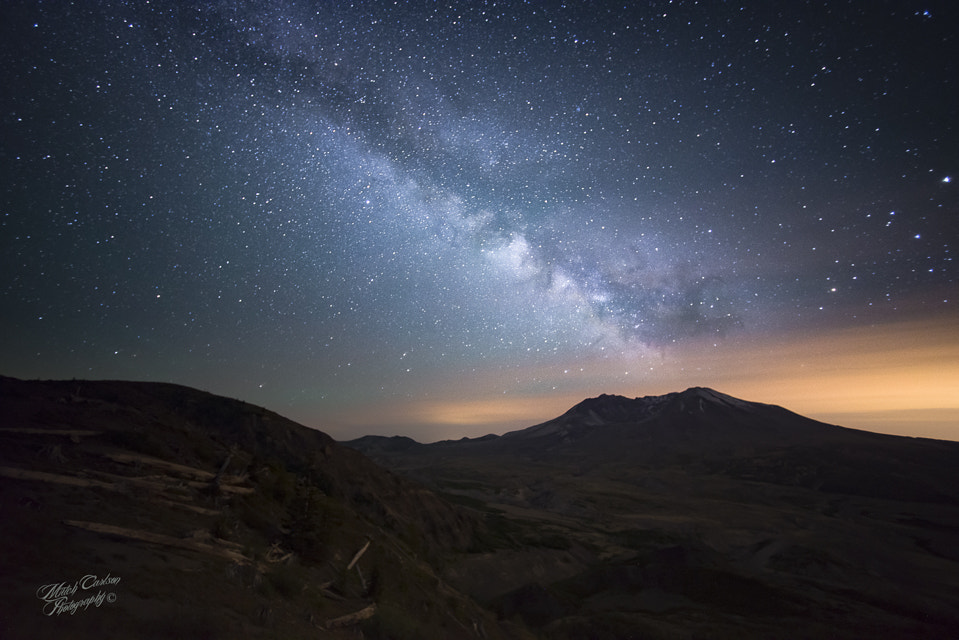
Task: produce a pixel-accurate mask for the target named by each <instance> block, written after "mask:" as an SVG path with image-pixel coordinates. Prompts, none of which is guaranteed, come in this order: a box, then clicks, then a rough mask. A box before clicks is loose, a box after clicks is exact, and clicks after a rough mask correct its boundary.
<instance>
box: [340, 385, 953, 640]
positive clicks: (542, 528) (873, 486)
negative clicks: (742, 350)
mask: <svg viewBox="0 0 959 640" xmlns="http://www.w3.org/2000/svg"><path fill="white" fill-rule="evenodd" d="M349 444H350V445H351V446H356V447H358V448H360V449H362V450H364V451H367V452H369V454H370V455H371V456H373V457H374V458H375V459H376V460H378V461H380V462H381V463H382V464H384V465H387V466H390V467H391V468H393V469H395V470H397V472H401V473H404V474H407V475H409V476H410V477H415V478H417V479H419V480H420V481H422V482H424V483H426V484H428V485H430V486H432V487H433V488H435V489H436V490H438V491H443V492H445V493H446V495H447V496H448V497H449V498H450V499H459V500H461V501H462V502H463V503H465V504H469V505H472V506H473V507H474V508H476V509H477V510H478V511H480V512H484V513H485V514H486V518H487V521H488V524H489V528H490V530H491V531H492V533H493V534H494V535H493V536H492V537H490V538H487V539H485V540H484V543H485V545H486V546H485V547H484V548H482V549H481V551H482V552H481V553H480V554H474V555H471V556H464V557H461V558H460V560H459V562H454V563H450V565H448V567H447V569H446V572H445V574H444V575H445V576H446V577H447V578H448V579H449V580H450V581H451V582H452V583H454V584H456V585H457V586H459V587H460V588H461V589H463V590H465V591H467V592H469V593H471V594H473V595H474V596H475V597H476V598H477V599H479V600H480V601H482V602H485V603H487V604H488V605H489V606H491V607H493V608H495V609H496V610H497V611H498V612H499V613H500V615H501V616H502V617H504V618H509V617H511V616H515V617H519V618H521V619H523V620H524V621H525V622H526V623H527V624H528V625H529V626H531V627H532V628H534V629H535V630H536V631H537V633H539V634H540V635H541V637H544V638H556V639H566V638H582V637H604V638H630V637H644V638H647V637H648V638H676V637H683V638H698V637H702V638H724V637H726V638H771V637H775V638H813V637H831V638H865V637H880V638H918V637H922V638H952V637H957V634H959V595H957V594H959V554H957V553H956V551H955V549H957V548H959V484H957V483H956V482H955V477H956V469H959V443H955V442H944V441H936V440H926V439H917V438H903V437H897V436H887V435H880V434H874V433H869V432H865V431H857V430H853V429H845V428H842V427H838V426H833V425H827V424H823V423H820V422H816V421H814V420H810V419H808V418H804V417H802V416H799V415H797V414H795V413H792V412H790V411H787V410H786V409H783V408H781V407H775V406H770V405H764V404H759V403H752V402H746V401H743V400H739V399H736V398H732V397H730V396H727V395H724V394H721V393H718V392H716V391H713V390H710V389H702V388H693V389H688V390H686V391H684V392H680V393H672V394H667V395H664V396H653V397H646V398H635V399H630V398H623V397H619V396H601V397H599V398H592V399H589V400H586V401H584V402H582V403H580V404H578V405H576V406H575V407H573V408H571V409H570V410H569V411H568V412H566V413H565V414H563V415H562V416H559V417H557V418H555V419H553V420H550V421H547V422H545V423H543V424H540V425H536V426H533V427H530V428H528V429H524V430H520V431H516V432H512V433H508V434H505V435H503V436H501V437H485V438H481V439H474V440H468V439H467V440H459V441H450V442H441V443H434V444H419V443H411V442H408V441H400V440H393V441H390V442H387V441H384V440H380V439H376V438H365V439H362V440H360V441H355V442H353V443H349Z"/></svg>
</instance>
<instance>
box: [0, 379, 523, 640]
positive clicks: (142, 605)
mask: <svg viewBox="0 0 959 640" xmlns="http://www.w3.org/2000/svg"><path fill="white" fill-rule="evenodd" d="M0 476H3V480H2V484H0V543H2V545H3V549H4V553H3V555H2V556H0V563H2V566H0V637H3V638H38V637H55V636H58V635H59V636H62V637H71V638H85V637H121V636H123V637H137V638H151V637H156V638H161V637H162V638H168V637H184V638H187V637H189V638H198V637H206V638H218V637H224V638H225V637H283V638H306V637H309V638H316V637H358V636H357V634H358V633H362V635H363V637H367V638H378V637H382V638H387V637H389V638H394V637H434V638H447V637H464V638H465V637H490V638H494V637H500V638H508V637H525V636H524V632H523V631H522V630H521V629H518V628H516V627H515V626H513V625H510V624H509V623H503V622H499V621H497V620H496V619H495V617H493V616H491V615H490V614H489V613H488V612H487V611H485V610H484V609H482V608H480V607H479V606H477V605H476V604H475V602H473V600H472V599H470V598H469V597H468V596H465V595H463V594H462V593H460V592H459V591H457V590H456V589H454V588H453V587H451V586H450V585H449V584H448V583H446V582H445V581H444V580H443V579H441V578H440V577H439V575H438V573H437V570H436V566H438V564H439V563H441V562H443V561H444V559H445V558H447V557H448V556H450V555H456V554H461V553H463V552H464V551H465V550H466V549H468V548H469V547H471V546H473V545H474V538H476V537H477V536H478V535H482V531H483V529H484V526H485V525H484V524H483V523H482V522H481V521H480V520H479V519H478V518H477V517H476V515H475V514H471V513H470V512H468V511H467V510H464V509H462V508H459V507H455V506H452V505H450V504H449V503H447V502H446V501H444V500H442V499H440V498H438V497H437V496H436V495H435V494H434V493H433V492H431V491H429V490H427V489H426V488H424V487H423V486H422V485H419V484H417V483H415V482H412V481H410V480H407V479H404V478H402V477H399V476H397V475H395V474H393V473H390V472H388V471H385V470H384V469H382V468H380V467H378V466H377V465H376V464H374V463H373V462H371V461H370V460H369V459H367V458H366V457H365V456H363V455H362V454H360V453H358V452H356V451H354V450H352V449H348V448H346V447H343V446H340V445H338V444H337V443H336V442H334V441H333V440H332V439H331V438H329V437H328V436H327V435H325V434H323V433H321V432H319V431H315V430H312V429H308V428H306V427H303V426H301V425H297V424H295V423H293V422H290V421H289V420H286V419H284V418H282V417H280V416H278V415H276V414H274V413H271V412H269V411H266V410H264V409H262V408H259V407H255V406H252V405H249V404H246V403H243V402H240V401H236V400H230V399H227V398H221V397H217V396H213V395H210V394H207V393H203V392H200V391H196V390H194V389H189V388H185V387H180V386H176V385H169V384H155V383H134V382H85V381H64V382H27V381H21V380H16V379H13V378H0Z"/></svg>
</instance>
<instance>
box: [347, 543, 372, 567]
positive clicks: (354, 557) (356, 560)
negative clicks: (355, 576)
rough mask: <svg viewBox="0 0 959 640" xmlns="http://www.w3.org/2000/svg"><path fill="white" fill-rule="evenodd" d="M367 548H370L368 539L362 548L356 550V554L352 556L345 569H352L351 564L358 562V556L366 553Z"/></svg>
mask: <svg viewBox="0 0 959 640" xmlns="http://www.w3.org/2000/svg"><path fill="white" fill-rule="evenodd" d="M369 548H370V541H369V540H367V541H366V544H364V545H363V548H362V549H360V550H359V551H357V552H356V555H355V556H353V559H352V560H350V564H348V565H347V567H346V570H347V571H349V570H350V569H352V568H353V565H355V564H356V563H357V562H359V560H360V558H361V557H363V554H364V553H366V550H367V549H369Z"/></svg>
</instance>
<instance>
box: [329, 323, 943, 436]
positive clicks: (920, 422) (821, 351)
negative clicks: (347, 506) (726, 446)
mask: <svg viewBox="0 0 959 640" xmlns="http://www.w3.org/2000/svg"><path fill="white" fill-rule="evenodd" d="M956 326H957V324H956V323H955V321H954V318H933V319H928V320H913V321H904V322H899V323H894V324H885V325H874V326H867V327H860V328H855V329H849V328H845V329H836V330H832V331H829V332H823V333H820V334H817V335H804V334H800V333H794V334H791V335H788V336H779V337H769V338H766V339H755V338H753V339H746V338H739V339H726V340H724V341H720V342H717V343H716V344H715V345H713V344H712V343H708V344H685V345H683V346H681V347H678V348H675V349H672V350H668V351H665V352H663V353H659V354H655V353H652V354H646V355H645V356H644V357H642V358H640V359H638V360H632V361H628V362H627V361H626V360H625V359H622V360H616V359H612V358H609V359H603V360H596V361H592V362H584V363H581V366H579V367H576V368H574V369H572V370H570V371H567V370H560V371H558V372H557V371H556V370H555V369H550V368H549V367H545V366H540V367H532V368H530V369H527V370H523V371H520V372H516V371H512V372H511V374H510V376H511V377H515V378H516V379H518V380H522V379H524V374H526V378H528V379H532V380H559V381H560V382H561V384H562V386H554V385H550V386H548V387H546V383H545V382H544V383H540V386H535V385H533V384H528V385H527V386H525V387H524V388H520V387H519V385H516V386H515V388H513V389H510V390H509V392H508V393H505V394H504V393H503V391H502V384H503V382H502V378H503V376H502V373H498V374H494V373H490V372H487V373H486V375H485V376H484V375H481V374H478V375H477V376H474V377H471V378H470V379H469V380H464V381H455V383H450V386H447V387H446V388H442V387H441V386H438V387H437V391H438V393H436V394H433V395H434V397H435V399H433V400H418V401H401V402H396V403H394V404H391V405H389V406H385V405H381V406H371V407H368V408H367V409H366V410H365V411H363V412H362V413H356V412H353V413H352V414H351V415H350V416H349V417H347V416H342V418H341V420H339V421H338V423H339V425H340V426H341V429H342V430H344V431H349V432H350V433H352V434H355V435H352V436H350V437H357V436H359V435H363V434H364V433H381V434H383V435H394V434H402V435H408V436H410V437H413V438H414V439H416V440H419V441H421V442H431V441H435V440H442V439H458V438H461V437H464V436H467V437H477V436H481V435H485V434H487V433H504V432H506V431H510V430H513V429H521V428H525V427H529V426H532V425H534V424H538V423H541V422H544V421H546V420H549V419H551V418H554V417H556V416H558V415H560V414H562V413H563V412H564V411H566V410H567V409H568V408H569V407H571V406H573V405H574V404H576V403H577V402H579V401H581V400H583V399H584V398H586V397H591V396H596V395H599V394H600V393H618V394H622V395H626V396H630V397H636V396H643V395H658V394H662V393H667V392H670V391H681V390H683V389H686V388H688V387H691V386H708V387H712V388H714V389H717V390H719V391H722V392H724V393H728V394H730V395H733V396H737V397H739V398H742V399H744V400H750V401H756V402H765V403H770V404H778V405H781V406H783V407H785V408H787V409H790V410H792V411H795V412H797V413H800V414H803V415H806V416H808V417H812V418H816V419H819V420H823V421H826V422H833V423H835V424H840V425H842V426H848V427H853V428H859V429H867V430H870V431H882V432H887V433H897V434H901V435H910V436H925V437H935V438H946V439H952V440H959V423H957V420H956V419H957V417H959V335H957V334H959V331H957V330H956V329H955V327H956ZM626 370H634V371H631V373H630V375H628V376H625V375H619V376H618V377H617V376H616V375H613V374H611V372H613V373H618V374H623V373H624V371H626ZM559 374H564V375H559ZM454 384H455V386H454ZM544 387H546V388H544ZM321 428H322V427H321ZM364 428H365V429H366V430H365V431H363V429H364ZM357 430H359V432H358V431H357Z"/></svg>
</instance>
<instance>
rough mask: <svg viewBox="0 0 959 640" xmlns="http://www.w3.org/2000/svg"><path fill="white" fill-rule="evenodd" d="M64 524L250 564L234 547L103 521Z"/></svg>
mask: <svg viewBox="0 0 959 640" xmlns="http://www.w3.org/2000/svg"><path fill="white" fill-rule="evenodd" d="M63 523H64V524H66V525H69V526H71V527H77V528H78V529H86V530H87V531H93V532H94V533H104V534H107V535H113V536H120V537H122V538H130V539H132V540H140V541H141V542H150V543H153V544H159V545H163V546H166V547H177V548H180V549H186V550H188V551H197V552H199V553H206V554H209V555H215V556H220V557H221V558H227V559H229V560H232V561H234V562H236V563H237V564H249V563H250V560H249V559H248V558H247V557H246V556H244V555H243V554H242V553H239V552H238V551H234V550H232V549H224V548H222V547H218V546H214V545H211V544H204V543H202V542H196V541H195V540H189V539H183V538H174V537H172V536H165V535H162V534H159V533H153V532H152V531H142V530H140V529H127V528H126V527H117V526H114V525H112V524H103V523H101V522H86V521H83V520H64V521H63Z"/></svg>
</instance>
